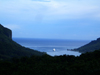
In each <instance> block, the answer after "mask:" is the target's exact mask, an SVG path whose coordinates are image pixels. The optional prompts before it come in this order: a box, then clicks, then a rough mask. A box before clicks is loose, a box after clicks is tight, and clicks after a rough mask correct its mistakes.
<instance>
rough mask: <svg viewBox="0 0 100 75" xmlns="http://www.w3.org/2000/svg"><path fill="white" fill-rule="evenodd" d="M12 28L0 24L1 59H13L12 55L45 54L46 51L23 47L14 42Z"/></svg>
mask: <svg viewBox="0 0 100 75" xmlns="http://www.w3.org/2000/svg"><path fill="white" fill-rule="evenodd" d="M11 35H12V32H11V30H10V29H8V28H5V27H3V26H2V25H0V60H5V59H11V58H12V57H17V58H19V57H22V56H32V55H39V56H41V55H43V54H45V53H43V52H39V51H36V50H32V49H29V48H25V47H22V46H21V45H19V44H17V43H16V42H14V41H13V40H12V39H11V38H12V36H11Z"/></svg>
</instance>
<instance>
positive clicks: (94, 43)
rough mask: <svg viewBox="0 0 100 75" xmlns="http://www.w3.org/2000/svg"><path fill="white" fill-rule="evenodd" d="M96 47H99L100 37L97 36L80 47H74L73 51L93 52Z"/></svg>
mask: <svg viewBox="0 0 100 75" xmlns="http://www.w3.org/2000/svg"><path fill="white" fill-rule="evenodd" d="M98 49H100V38H98V39H97V40H93V41H91V42H90V43H88V44H86V45H84V46H82V47H80V48H77V49H75V51H79V52H81V53H85V52H93V51H95V50H98Z"/></svg>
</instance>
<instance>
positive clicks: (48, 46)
mask: <svg viewBox="0 0 100 75" xmlns="http://www.w3.org/2000/svg"><path fill="white" fill-rule="evenodd" d="M13 40H14V41H15V42H17V43H18V44H20V45H22V46H25V47H28V48H31V49H34V50H37V51H40V52H46V53H47V54H49V55H51V56H59V55H64V54H66V55H75V56H79V55H80V54H81V53H79V52H76V51H70V50H68V49H76V48H78V47H81V46H83V45H85V44H87V43H89V42H90V41H89V40H62V39H35V38H13ZM54 50H55V51H54Z"/></svg>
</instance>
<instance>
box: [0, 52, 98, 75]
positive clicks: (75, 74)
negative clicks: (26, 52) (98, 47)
mask: <svg viewBox="0 0 100 75" xmlns="http://www.w3.org/2000/svg"><path fill="white" fill-rule="evenodd" d="M99 74H100V51H95V52H91V53H85V54H82V55H81V56H79V57H75V56H67V55H62V56H54V57H51V56H49V55H43V56H31V57H23V58H20V59H16V58H13V59H12V60H11V61H0V75H99Z"/></svg>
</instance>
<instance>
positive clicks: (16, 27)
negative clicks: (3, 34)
mask: <svg viewBox="0 0 100 75" xmlns="http://www.w3.org/2000/svg"><path fill="white" fill-rule="evenodd" d="M4 26H5V27H7V28H9V29H11V30H17V29H20V27H19V25H13V24H9V25H4Z"/></svg>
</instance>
